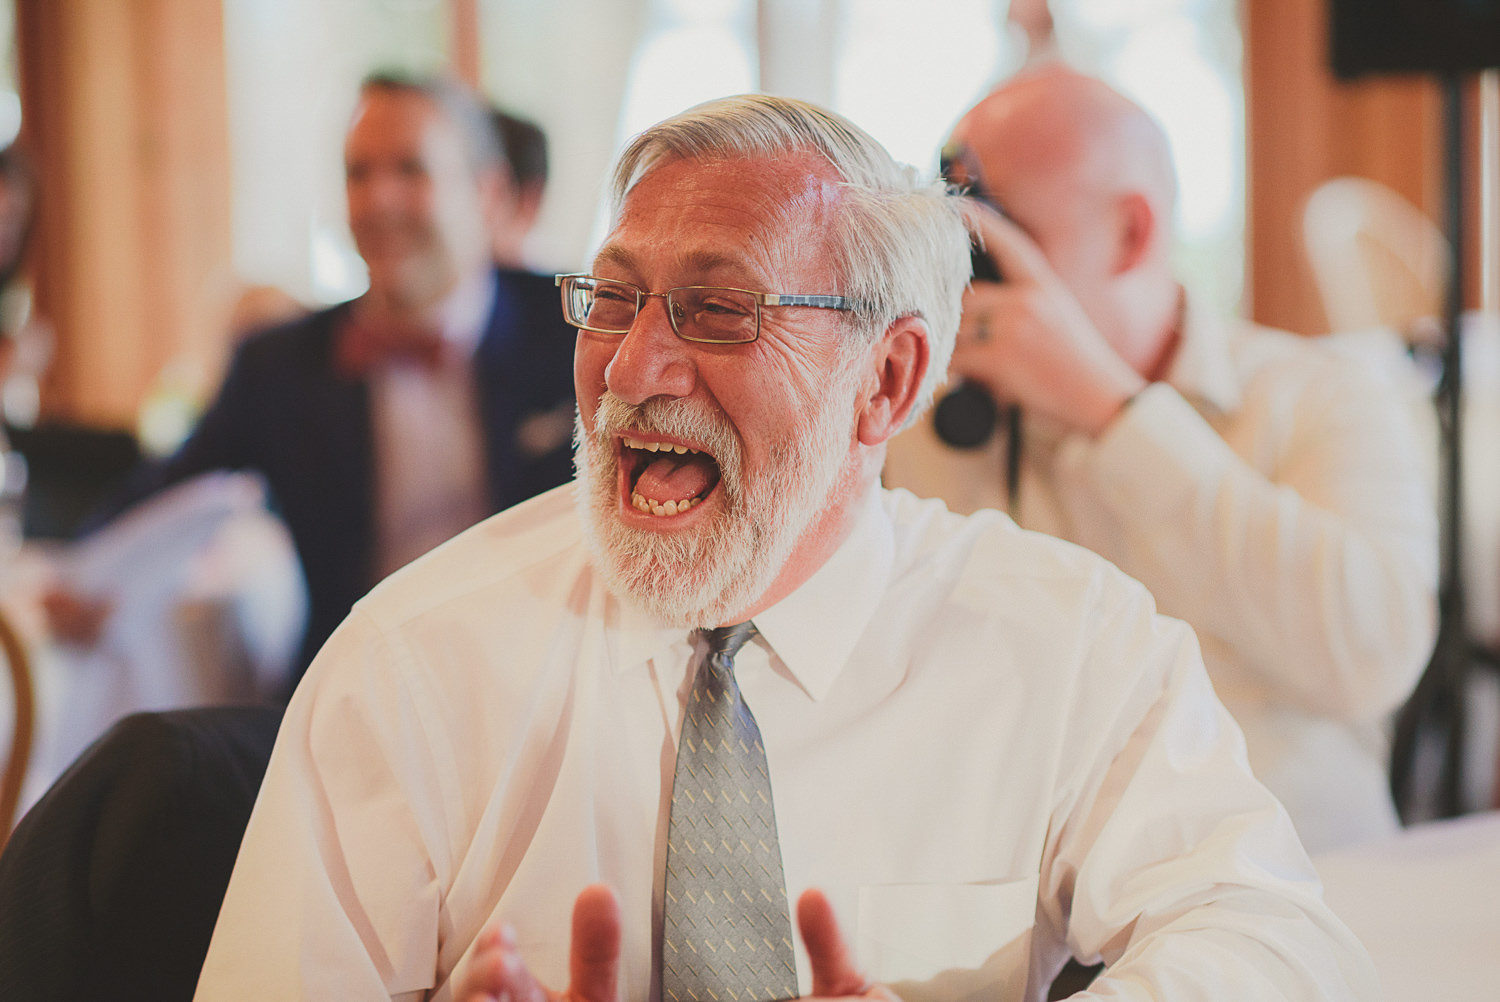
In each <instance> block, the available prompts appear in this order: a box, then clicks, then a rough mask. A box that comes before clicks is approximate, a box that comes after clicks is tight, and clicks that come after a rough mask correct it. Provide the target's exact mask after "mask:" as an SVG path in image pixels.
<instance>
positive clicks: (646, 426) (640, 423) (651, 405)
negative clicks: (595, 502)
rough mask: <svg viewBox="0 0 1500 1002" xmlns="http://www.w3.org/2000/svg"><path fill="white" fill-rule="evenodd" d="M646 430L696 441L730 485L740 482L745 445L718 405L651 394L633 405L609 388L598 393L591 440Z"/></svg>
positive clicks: (606, 441)
mask: <svg viewBox="0 0 1500 1002" xmlns="http://www.w3.org/2000/svg"><path fill="white" fill-rule="evenodd" d="M628 432H649V433H652V434H656V435H664V436H666V437H669V438H676V439H682V440H685V441H688V442H695V443H697V444H698V445H699V447H701V448H702V449H704V450H705V451H706V452H707V453H708V454H709V455H710V456H712V457H713V459H714V461H715V462H717V463H718V464H719V471H720V473H721V474H722V475H723V478H724V480H725V481H726V482H728V483H729V484H738V483H740V472H741V470H742V468H743V462H744V447H743V445H742V444H741V442H740V439H739V436H738V435H737V434H736V433H735V430H734V425H733V424H732V423H731V422H730V420H729V418H728V417H726V416H725V415H724V412H723V411H721V410H718V409H717V408H712V407H708V406H705V405H703V404H701V403H693V402H690V401H688V400H682V399H678V398H674V397H651V398H649V399H647V400H645V401H643V402H642V403H639V404H632V403H628V402H626V401H624V400H621V399H620V398H619V397H617V396H615V394H614V393H612V392H611V391H609V390H605V391H604V392H603V393H602V394H600V395H599V407H598V409H597V410H596V411H595V412H594V439H595V442H596V443H597V444H599V445H601V446H608V445H609V444H610V440H611V439H612V438H614V436H616V435H620V434H625V433H628Z"/></svg>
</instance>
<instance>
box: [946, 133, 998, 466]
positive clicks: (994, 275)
mask: <svg viewBox="0 0 1500 1002" xmlns="http://www.w3.org/2000/svg"><path fill="white" fill-rule="evenodd" d="M941 170H942V174H943V179H944V180H945V181H947V182H948V183H949V184H950V185H952V186H953V187H954V188H955V189H957V191H958V192H959V193H961V194H964V195H968V196H970V197H971V198H976V199H978V200H979V201H981V202H984V203H985V204H986V205H988V206H990V207H991V208H993V209H995V210H996V211H997V212H1000V213H1002V214H1003V213H1004V210H1002V209H1001V208H1000V207H999V205H997V204H996V203H995V200H994V199H993V198H992V197H990V196H989V194H988V193H987V192H985V190H984V186H983V184H982V183H981V182H980V180H979V172H978V170H977V169H976V168H975V164H974V161H973V157H972V154H971V153H970V151H969V150H968V148H967V147H964V146H962V145H960V144H957V143H950V144H949V145H947V146H945V147H944V148H943V152H942V160H941ZM969 268H970V270H971V271H972V272H973V279H972V280H973V281H975V282H999V281H1002V279H1001V277H1000V269H999V268H998V267H996V265H995V261H994V259H993V258H992V257H990V256H989V254H987V253H985V250H984V248H983V247H981V246H980V245H979V242H978V240H977V239H976V240H971V241H970V243H969ZM999 423H1000V407H999V405H998V404H997V403H995V398H994V397H992V396H990V394H989V393H988V392H987V391H986V390H985V389H984V388H983V387H981V386H979V385H978V384H975V383H971V382H968V381H967V380H965V381H962V382H960V383H959V384H958V385H957V386H955V387H954V388H953V389H951V390H949V391H948V392H947V393H945V394H944V395H943V396H942V397H941V398H940V399H939V400H938V401H937V403H936V404H934V405H933V410H932V425H933V429H934V430H935V431H936V432H937V436H938V438H940V439H942V440H943V441H944V442H945V443H946V444H948V445H950V446H952V447H953V448H955V449H977V448H979V447H980V446H982V445H984V444H985V443H986V442H988V441H989V440H990V437H991V436H992V435H994V434H995V428H996V427H997V426H998V425H999Z"/></svg>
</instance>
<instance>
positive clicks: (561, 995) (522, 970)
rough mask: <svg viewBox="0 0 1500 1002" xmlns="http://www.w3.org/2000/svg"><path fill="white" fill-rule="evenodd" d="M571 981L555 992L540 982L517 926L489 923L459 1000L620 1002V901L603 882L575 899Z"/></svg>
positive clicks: (460, 988)
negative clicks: (519, 945)
mask: <svg viewBox="0 0 1500 1002" xmlns="http://www.w3.org/2000/svg"><path fill="white" fill-rule="evenodd" d="M569 956H570V960H569V977H570V983H569V984H568V988H567V990H566V991H562V992H556V991H552V990H551V989H549V988H546V987H545V986H543V985H542V983H541V982H539V981H537V979H536V978H534V977H532V975H531V972H530V971H528V970H527V969H526V965H525V964H524V963H522V962H521V955H520V953H519V952H518V951H517V949H516V934H515V930H514V929H512V928H511V927H510V926H508V925H497V926H491V927H490V928H488V929H486V930H485V931H484V932H483V933H481V934H480V937H479V940H478V943H477V945H476V948H475V950H474V956H473V958H472V959H471V960H470V962H469V970H468V972H467V974H466V975H465V977H464V981H463V983H462V984H461V985H459V988H458V991H457V992H455V993H454V996H453V997H454V998H455V999H457V1000H458V1002H617V1000H618V998H619V991H618V984H617V983H618V979H619V973H620V903H619V902H618V901H617V900H616V899H615V895H614V892H613V891H611V890H610V889H609V888H608V887H606V886H604V885H603V884H594V885H593V886H592V887H585V888H584V889H583V891H582V892H581V893H580V894H579V895H578V899H577V900H576V901H575V902H574V903H573V939H572V947H571V951H570V955H569Z"/></svg>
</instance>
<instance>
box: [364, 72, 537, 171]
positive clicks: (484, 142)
mask: <svg viewBox="0 0 1500 1002" xmlns="http://www.w3.org/2000/svg"><path fill="white" fill-rule="evenodd" d="M371 91H384V92H386V93H395V94H413V95H416V96H418V97H422V98H425V99H426V100H428V101H430V102H431V103H432V105H433V106H434V107H436V108H437V109H438V110H439V111H441V112H442V113H443V115H444V117H446V118H447V119H448V121H450V122H452V123H453V125H454V127H456V128H457V129H458V135H459V139H460V141H461V142H462V143H463V147H464V159H466V160H467V161H468V162H469V169H470V170H472V171H473V172H474V175H475V176H476V177H478V176H479V175H480V174H483V173H486V172H487V171H492V170H498V171H506V172H508V171H509V170H510V168H509V166H508V164H507V162H506V159H505V147H504V146H503V145H502V144H503V142H504V141H503V140H502V139H501V137H500V133H499V131H498V130H496V128H495V124H494V122H493V121H491V120H490V114H489V111H488V109H487V108H486V107H485V106H484V105H483V104H481V103H480V101H479V98H478V97H476V96H475V95H474V93H473V92H472V91H470V90H469V89H468V88H467V87H465V86H464V85H463V84H460V83H458V82H457V81H455V80H451V79H449V78H447V77H443V76H421V75H413V74H406V73H400V72H397V71H395V70H380V71H377V72H375V73H371V74H370V75H369V76H367V77H365V78H364V80H363V81H362V82H361V83H360V85H359V93H360V96H361V97H363V96H364V95H366V94H368V93H370V92H371Z"/></svg>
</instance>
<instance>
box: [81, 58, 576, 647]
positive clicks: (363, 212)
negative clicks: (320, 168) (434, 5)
mask: <svg viewBox="0 0 1500 1002" xmlns="http://www.w3.org/2000/svg"><path fill="white" fill-rule="evenodd" d="M344 171H345V190H346V195H347V200H348V212H349V226H350V230H351V232H352V233H353V237H354V242H355V245H356V247H357V248H358V250H359V253H360V256H361V257H362V258H363V259H364V262H365V264H366V265H367V267H368V269H369V288H368V291H366V292H365V293H364V294H363V295H361V296H359V297H358V298H357V299H355V300H353V301H351V302H345V303H341V304H339V305H336V306H334V307H331V308H329V309H325V310H321V311H319V312H316V313H313V314H311V315H308V316H305V317H301V318H299V319H294V320H292V321H290V322H289V323H285V324H282V325H280V326H275V327H271V328H269V329H264V330H261V331H259V332H257V333H254V334H252V335H250V336H249V337H248V338H246V339H245V340H243V341H242V342H241V343H240V345H239V346H238V347H237V349H236V350H235V352H234V356H233V360H232V361H231V363H230V366H229V369H228V372H227V374H226V376H225V378H224V381H223V385H222V387H221V388H220V390H219V393H218V396H217V398H216V399H215V400H214V401H213V403H212V404H211V405H210V406H209V407H208V409H207V411H206V412H205V414H204V416H203V418H202V420H201V421H200V422H199V424H198V425H197V427H196V429H195V430H194V432H193V434H192V435H191V436H190V437H189V438H188V440H187V441H186V442H185V443H184V444H183V445H182V447H181V448H180V449H179V450H178V451H177V452H176V453H175V454H174V455H172V456H171V457H170V458H168V459H167V460H166V461H165V462H163V463H160V464H158V465H156V466H154V467H153V468H151V469H150V470H149V471H146V472H145V473H143V474H142V475H141V476H140V477H138V478H137V481H136V483H134V484H133V485H132V487H131V488H130V490H129V491H128V492H127V496H126V500H127V501H133V500H139V499H141V498H143V497H146V496H148V495H150V494H152V493H154V492H157V491H160V490H162V489H164V488H166V487H167V486H169V485H173V484H179V483H181V482H183V481H185V480H188V479H189V478H192V477H196V476H199V475H201V474H204V473H207V472H210V471H214V470H248V471H254V472H256V473H259V474H260V475H261V476H263V477H264V478H265V482H266V484H267V487H268V489H269V491H270V495H271V498H272V500H273V503H274V505H275V508H276V510H277V511H278V513H279V514H280V515H281V516H282V518H283V519H284V520H285V523H286V525H287V528H288V529H289V530H290V532H291V536H292V539H293V540H294V542H295V544H296V551H297V555H298V558H299V560H300V563H301V565H302V571H303V575H304V577H305V579H306V586H307V599H308V615H307V625H306V631H305V634H304V636H303V639H302V643H301V645H300V652H299V655H298V659H297V670H296V671H295V672H294V674H295V675H300V669H301V667H303V666H305V665H306V663H307V661H308V660H310V659H311V657H312V655H313V654H314V653H315V652H316V651H317V649H318V647H319V646H321V644H322V643H323V641H324V640H325V639H326V638H327V636H328V634H329V633H331V632H332V630H333V628H334V627H335V626H337V625H338V623H339V622H340V621H341V620H342V619H343V618H344V616H345V615H346V614H347V613H348V611H349V608H350V606H351V605H352V604H353V602H354V601H355V599H357V598H359V597H360V596H361V595H362V594H364V592H365V591H367V590H368V589H369V588H370V587H371V586H372V585H373V584H374V583H375V582H376V581H378V580H379V579H380V578H381V577H383V576H384V575H385V574H387V573H389V572H390V571H392V570H394V569H395V568H397V567H399V566H401V565H402V564H404V563H406V562H407V561H408V560H410V559H412V558H413V557H416V556H418V555H420V554H421V553H423V552H425V551H426V550H427V549H429V548H431V547H432V546H434V545H436V544H437V543H439V542H442V541H443V540H445V539H447V538H448V537H450V536H452V535H453V534H455V533H457V532H459V531H461V530H463V529H465V528H468V527H469V526H470V525H473V524H474V523H475V522H477V521H479V520H480V519H481V518H483V517H484V516H486V515H488V514H491V513H492V512H494V511H497V510H499V509H501V508H504V507H507V506H509V505H511V504H514V503H516V502H517V501H520V500H523V499H525V498H527V497H530V496H531V495H532V494H535V493H539V492H540V491H542V490H545V489H547V488H550V487H553V486H555V485H557V484H559V483H562V482H563V481H565V480H567V479H568V478H569V477H570V476H571V474H572V461H571V449H570V443H571V434H572V426H573V424H572V422H573V410H574V408H573V383H572V345H573V340H574V339H573V335H572V332H571V329H570V328H568V327H566V325H565V324H564V323H563V321H562V317H561V311H560V310H559V307H558V301H557V290H556V289H555V288H554V286H553V283H552V281H551V279H550V277H544V276H539V275H533V274H530V273H527V272H522V271H518V270H513V269H501V270H497V269H496V268H495V266H494V262H493V255H492V235H493V234H494V233H495V232H497V230H498V229H499V228H500V227H501V224H502V221H503V219H504V217H505V215H506V214H508V213H509V212H511V211H512V208H513V206H514V205H515V204H516V202H517V199H516V198H515V197H514V191H513V189H514V185H513V183H512V181H511V177H510V172H509V171H508V170H507V168H506V165H505V161H504V159H503V151H502V146H501V142H500V139H499V136H498V134H497V132H496V131H495V129H494V127H493V124H492V122H491V120H490V118H489V115H488V112H487V111H486V110H485V109H484V108H483V107H482V106H481V105H480V103H479V102H478V101H477V99H476V98H475V97H474V96H473V95H472V94H471V93H470V92H469V91H468V90H466V89H465V88H463V87H461V86H459V85H458V84H456V83H453V82H451V81H449V80H447V79H444V78H440V77H417V76H410V77H405V76H397V75H376V76H372V77H370V78H368V79H367V80H366V81H365V83H364V84H363V85H362V87H361V89H360V93H359V100H358V104H357V107H356V108H355V111H354V114H353V117H352V120H351V122H350V125H349V129H348V134H347V136H346V141H345V146H344ZM55 602H56V597H55V596H54V603H55ZM57 625H61V624H57ZM81 639H86V637H84V638H81Z"/></svg>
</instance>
